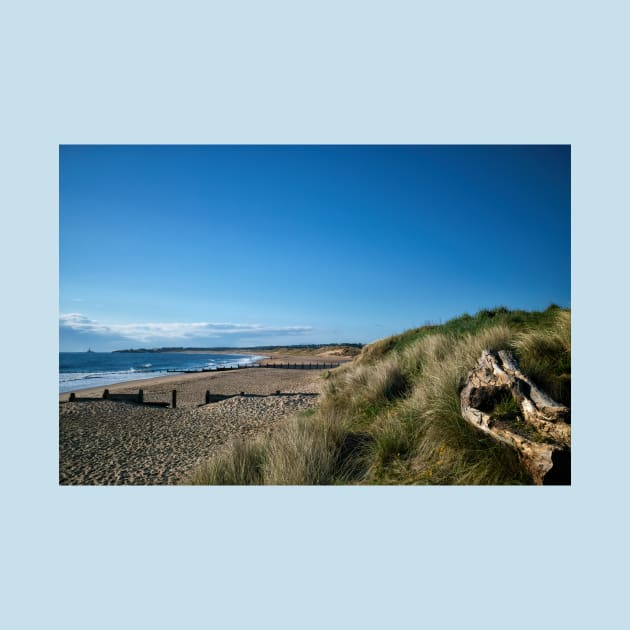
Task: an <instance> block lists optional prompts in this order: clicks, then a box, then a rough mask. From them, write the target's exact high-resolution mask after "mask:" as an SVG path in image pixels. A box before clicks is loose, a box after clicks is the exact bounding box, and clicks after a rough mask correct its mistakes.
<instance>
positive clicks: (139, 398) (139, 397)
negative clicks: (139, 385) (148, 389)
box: [138, 389, 144, 403]
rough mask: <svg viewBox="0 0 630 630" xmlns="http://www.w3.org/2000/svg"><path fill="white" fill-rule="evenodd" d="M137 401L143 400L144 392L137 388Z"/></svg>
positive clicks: (141, 401)
mask: <svg viewBox="0 0 630 630" xmlns="http://www.w3.org/2000/svg"><path fill="white" fill-rule="evenodd" d="M138 402H139V403H143V402H144V392H143V391H142V390H141V389H139V390H138Z"/></svg>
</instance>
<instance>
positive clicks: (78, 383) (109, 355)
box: [59, 352, 262, 393]
mask: <svg viewBox="0 0 630 630" xmlns="http://www.w3.org/2000/svg"><path fill="white" fill-rule="evenodd" d="M261 358H262V357H261V356H252V355H243V354H183V353H176V352H138V353H136V352H60V353H59V393H63V392H73V391H77V390H79V389H85V388H87V387H101V386H104V385H113V384H114V383H123V382H125V381H135V380H139V379H145V378H155V377H156V376H166V375H167V374H168V370H202V369H205V370H207V369H213V368H217V367H225V366H230V365H247V364H249V363H256V362H257V361H258V360H259V359H261Z"/></svg>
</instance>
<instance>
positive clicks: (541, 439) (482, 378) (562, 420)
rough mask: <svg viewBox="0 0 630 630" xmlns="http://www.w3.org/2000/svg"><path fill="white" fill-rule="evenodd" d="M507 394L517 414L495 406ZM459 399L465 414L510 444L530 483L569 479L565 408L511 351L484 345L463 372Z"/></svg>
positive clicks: (567, 427)
mask: <svg viewBox="0 0 630 630" xmlns="http://www.w3.org/2000/svg"><path fill="white" fill-rule="evenodd" d="M510 397H511V398H513V400H514V401H515V402H516V404H517V405H518V409H519V411H520V413H519V414H514V415H513V416H512V417H507V418H506V417H504V416H502V415H501V414H499V413H496V409H497V405H498V404H499V403H501V402H502V401H503V402H505V401H506V400H508V401H509V399H510ZM460 400H461V409H462V415H463V416H464V418H465V419H466V420H467V421H468V422H470V423H471V424H472V425H473V426H474V427H476V428H477V429H479V430H481V431H483V432H484V433H486V434H487V435H490V436H491V437H493V438H494V439H496V440H499V441H501V442H504V443H505V444H509V445H510V446H512V447H513V448H515V449H516V451H517V452H518V454H519V457H520V459H521V461H522V463H523V465H524V466H525V468H527V470H528V471H529V473H530V474H531V476H532V478H533V479H534V482H535V483H537V484H570V483H571V425H570V424H569V422H570V413H569V409H567V408H566V407H564V406H563V405H560V404H558V403H557V402H556V401H554V400H552V399H551V398H550V397H549V396H547V394H545V393H544V392H543V391H541V390H540V389H539V388H538V387H537V386H536V385H535V384H534V383H532V381H531V380H529V379H528V378H527V377H526V376H525V375H524V374H523V373H522V372H521V370H520V368H519V366H518V363H517V361H516V360H515V359H514V357H513V356H512V354H511V353H510V352H507V351H504V350H501V351H499V352H498V353H494V352H489V351H488V350H484V351H483V352H482V354H481V358H480V359H479V362H478V364H477V366H476V367H475V368H473V369H472V370H471V371H470V373H469V374H468V378H467V379H466V384H465V385H464V388H463V389H462V391H461V395H460Z"/></svg>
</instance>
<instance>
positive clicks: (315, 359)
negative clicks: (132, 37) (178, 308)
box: [59, 350, 353, 400]
mask: <svg viewBox="0 0 630 630" xmlns="http://www.w3.org/2000/svg"><path fill="white" fill-rule="evenodd" d="M130 354H131V353H130ZM164 354H224V355H230V354H235V353H232V352H231V351H227V350H225V351H217V352H210V351H207V352H198V353H197V352H173V353H164ZM241 354H242V356H256V357H260V359H259V361H258V363H260V365H261V366H262V367H265V366H266V365H268V364H271V365H273V364H274V363H276V362H280V363H346V362H348V361H351V360H352V358H353V357H350V356H347V355H343V356H341V355H334V354H326V353H321V354H310V355H308V354H307V355H298V354H286V353H274V352H268V353H266V354H265V355H263V354H260V353H255V352H253V351H252V352H249V353H248V354H245V352H243V353H241ZM250 369H253V370H257V369H260V368H251V367H250V365H249V364H245V365H244V366H242V367H240V368H238V369H234V370H225V371H223V370H222V371H218V370H208V371H205V372H192V373H186V372H173V373H169V374H163V375H162V376H148V377H147V378H134V379H133V380H125V381H114V382H113V383H109V384H108V383H103V384H102V385H96V386H89V385H88V386H85V387H75V388H74V389H71V390H69V391H67V392H59V399H60V400H61V397H62V396H65V397H66V399H67V397H68V396H69V394H70V393H71V392H75V393H77V392H81V393H83V394H86V393H96V392H97V391H100V393H101V394H102V393H103V390H104V389H109V390H110V391H112V392H113V391H114V389H112V388H116V389H119V388H120V387H135V388H136V389H138V388H141V387H145V386H148V387H150V386H151V385H152V384H153V381H156V382H159V383H162V382H164V383H166V382H169V381H168V380H163V379H175V380H177V379H178V378H182V377H191V378H195V377H200V376H208V375H211V374H216V373H219V374H225V373H229V372H232V371H233V372H238V371H241V372H242V371H244V370H250ZM276 369H277V368H276ZM325 369H329V368H325ZM313 371H317V370H316V369H315V368H313Z"/></svg>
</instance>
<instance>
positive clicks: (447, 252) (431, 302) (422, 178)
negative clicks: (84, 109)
mask: <svg viewBox="0 0 630 630" xmlns="http://www.w3.org/2000/svg"><path fill="white" fill-rule="evenodd" d="M59 155H60V200H59V203H60V212H59V214H60V270H59V283H60V320H59V324H60V349H61V350H62V351H75V350H77V351H81V350H85V349H86V348H87V347H88V346H91V347H92V349H94V350H101V351H106V350H113V349H120V348H129V347H157V346H165V345H168V346H233V347H239V346H240V347H245V346H251V345H265V344H298V343H327V342H338V341H339V342H342V341H351V342H369V341H373V340H375V339H378V338H381V337H384V336H388V335H391V334H393V333H396V332H401V331H403V330H406V329H408V328H412V327H415V326H418V325H422V324H424V323H426V322H428V321H430V322H441V321H446V320H448V319H450V318H451V317H454V316H457V315H460V314H462V313H464V312H468V313H471V314H472V313H474V312H476V311H477V310H479V309H480V308H485V307H491V306H497V305H505V306H508V307H511V308H525V309H542V308H546V307H547V306H548V305H549V304H550V303H552V302H554V303H557V304H560V305H562V306H569V305H570V284H571V279H570V276H571V273H570V217H571V210H570V148H569V147H568V146H507V145H506V146H441V147H440V146H438V147H435V146H367V145H366V146H297V145H296V146H61V147H60V154H59Z"/></svg>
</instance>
